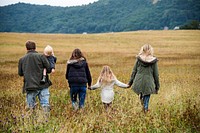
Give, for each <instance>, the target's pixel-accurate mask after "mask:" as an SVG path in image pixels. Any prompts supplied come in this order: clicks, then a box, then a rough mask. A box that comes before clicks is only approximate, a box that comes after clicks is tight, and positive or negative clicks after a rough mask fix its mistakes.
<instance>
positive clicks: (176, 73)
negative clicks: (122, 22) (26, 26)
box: [0, 30, 200, 133]
mask: <svg viewBox="0 0 200 133" xmlns="http://www.w3.org/2000/svg"><path fill="white" fill-rule="evenodd" d="M27 40H34V41H35V42H36V43H37V51H38V52H40V53H42V51H43V49H44V47H45V46H46V45H47V44H49V45H51V46H52V47H53V48H54V53H55V55H56V56H57V58H58V60H57V64H56V73H54V74H52V75H50V78H51V81H52V82H53V85H52V86H51V87H50V93H51V96H50V104H51V108H52V110H51V117H50V118H49V120H48V121H44V119H43V117H42V116H43V115H42V111H41V108H40V106H39V103H38V105H37V108H36V114H31V113H30V111H27V110H26V102H25V96H26V95H25V94H22V89H21V88H22V84H23V78H22V77H19V76H18V74H17V73H18V68H17V67H18V60H19V58H20V57H22V56H23V55H24V54H25V53H26V49H25V42H26V41H27ZM145 43H149V44H151V45H152V46H153V47H154V53H155V56H157V57H158V59H159V62H158V66H159V74H160V84H161V88H160V91H159V93H158V95H152V96H151V99H150V107H149V108H150V112H149V113H147V114H144V113H143V112H142V108H141V105H140V103H139V98H138V96H137V95H136V94H135V93H134V92H133V91H132V90H131V89H130V88H129V89H122V88H119V87H115V88H114V91H115V99H114V102H113V105H112V109H111V110H110V111H108V112H105V110H104V108H103V105H102V103H101V100H100V91H101V90H100V89H97V90H94V91H90V90H87V97H86V103H85V108H84V110H80V111H77V112H75V111H73V110H72V107H71V103H70V97H69V87H68V83H67V81H66V79H65V71H66V61H67V60H68V59H69V57H70V55H71V52H72V51H73V50H74V49H75V48H80V49H81V50H82V52H83V53H84V55H85V56H86V58H87V60H88V63H89V67H90V71H91V74H92V77H93V84H94V83H96V80H97V78H98V75H99V73H100V71H101V68H102V66H103V65H109V66H110V67H111V68H112V70H113V72H114V73H115V75H116V76H117V78H118V79H119V80H120V81H122V82H125V83H128V81H129V79H130V76H131V73H132V68H133V65H134V63H135V56H136V54H138V52H139V50H140V47H141V46H142V45H144V44H145ZM0 64H1V67H0V132H10V133H11V132H12V133H18V132H31V133H32V132H34V133H35V132H39V133H40V132H41V133H43V132H45V133H53V132H55V133H57V132H58V133H68V132H70V133H73V132H74V133H79V132H83V133H85V132H89V133H90V132H97V133H98V132H99V133H102V132H109V133H122V132H125V133H128V132H133V133H139V132H142V133H143V132H144V133H147V132H148V133H152V132H153V133H154V132H155V133H160V132H164V133H168V132H178V133H182V132H184V133H194V132H200V100H199V99H200V31H189V30H188V31H135V32H124V33H106V34H27V33H0Z"/></svg>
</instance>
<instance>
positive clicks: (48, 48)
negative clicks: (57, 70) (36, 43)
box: [44, 45, 53, 56]
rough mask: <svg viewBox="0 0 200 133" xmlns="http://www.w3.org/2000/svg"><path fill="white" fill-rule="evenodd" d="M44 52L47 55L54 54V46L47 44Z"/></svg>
mask: <svg viewBox="0 0 200 133" xmlns="http://www.w3.org/2000/svg"><path fill="white" fill-rule="evenodd" d="M44 54H45V55H46V56H52V55H53V48H52V47H51V46H50V45H47V46H46V47H45V48H44Z"/></svg>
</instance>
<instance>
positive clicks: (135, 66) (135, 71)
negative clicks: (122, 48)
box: [128, 59, 138, 86]
mask: <svg viewBox="0 0 200 133" xmlns="http://www.w3.org/2000/svg"><path fill="white" fill-rule="evenodd" d="M137 63H138V61H137V59H136V62H135V65H134V67H133V71H132V74H131V78H130V80H129V83H128V85H129V86H131V85H132V84H133V80H134V78H135V75H136V73H137Z"/></svg>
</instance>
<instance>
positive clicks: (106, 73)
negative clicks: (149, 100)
mask: <svg viewBox="0 0 200 133" xmlns="http://www.w3.org/2000/svg"><path fill="white" fill-rule="evenodd" d="M115 84H116V85H117V86H119V87H122V88H127V87H128V86H129V85H127V84H124V83H122V82H120V81H119V80H117V78H116V77H115V75H114V74H113V72H112V70H111V69H110V67H109V66H103V69H102V71H101V73H100V76H99V78H98V80H97V83H96V84H95V85H93V86H92V87H91V88H89V89H91V90H94V89H97V88H99V87H101V88H102V91H101V101H102V102H103V104H104V107H105V109H106V110H107V109H108V107H109V106H110V105H111V104H112V101H113V100H114V91H113V86H114V85H115Z"/></svg>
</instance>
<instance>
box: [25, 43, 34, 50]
mask: <svg viewBox="0 0 200 133" xmlns="http://www.w3.org/2000/svg"><path fill="white" fill-rule="evenodd" d="M35 48H36V44H35V42H34V41H27V42H26V49H27V50H35Z"/></svg>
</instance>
